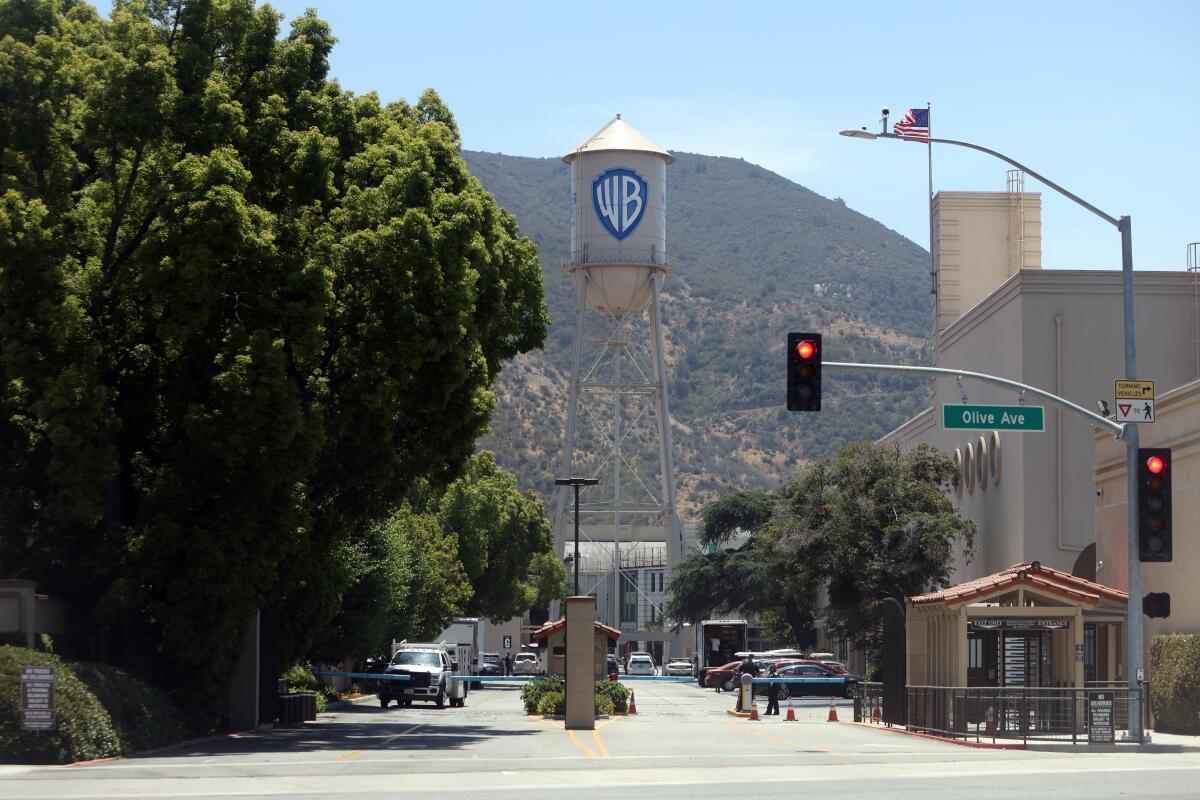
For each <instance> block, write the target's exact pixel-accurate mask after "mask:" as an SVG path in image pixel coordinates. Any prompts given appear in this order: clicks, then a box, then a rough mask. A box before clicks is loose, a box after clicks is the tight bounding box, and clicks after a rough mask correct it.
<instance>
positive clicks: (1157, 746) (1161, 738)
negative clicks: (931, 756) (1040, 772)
mask: <svg viewBox="0 0 1200 800" xmlns="http://www.w3.org/2000/svg"><path fill="white" fill-rule="evenodd" d="M730 713H735V712H730ZM851 724H853V725H862V726H864V727H868V728H876V729H878V730H882V731H890V732H892V733H899V734H903V735H905V736H920V737H922V738H925V739H937V740H939V741H943V742H948V743H950V744H957V745H961V746H963V747H984V748H993V747H994V748H998V749H1015V750H1029V751H1031V752H1039V753H1070V752H1073V751H1079V752H1088V751H1089V750H1091V751H1093V752H1094V751H1095V750H1096V749H1098V747H1089V745H1088V743H1087V737H1086V736H1084V737H1083V738H1081V739H1080V740H1079V742H1078V743H1076V744H1071V743H1070V742H1069V741H1056V740H1050V741H1046V740H1040V739H1029V740H1028V741H1025V740H1022V739H1020V738H1004V737H999V736H998V737H996V739H995V741H994V742H993V740H992V738H991V737H990V736H980V737H979V739H978V741H976V739H975V737H974V736H971V737H968V738H961V737H959V738H955V737H952V736H938V735H936V734H932V733H924V732H921V731H910V730H909V729H908V728H906V727H905V726H903V725H891V726H888V725H879V724H876V723H873V722H852V723H851ZM1148 733H1149V734H1150V743H1149V744H1141V745H1139V744H1134V743H1132V742H1121V741H1118V742H1117V743H1116V744H1115V745H1101V746H1100V747H1107V748H1108V749H1109V750H1111V751H1113V752H1118V753H1119V752H1139V753H1200V736H1189V735H1186V734H1180V733H1160V732H1159V731H1148Z"/></svg>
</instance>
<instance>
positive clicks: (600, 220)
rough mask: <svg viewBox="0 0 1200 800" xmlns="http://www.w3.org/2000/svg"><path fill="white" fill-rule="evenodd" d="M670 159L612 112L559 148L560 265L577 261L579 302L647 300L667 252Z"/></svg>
mask: <svg viewBox="0 0 1200 800" xmlns="http://www.w3.org/2000/svg"><path fill="white" fill-rule="evenodd" d="M674 160H675V159H674V158H673V157H672V156H671V154H670V153H668V152H667V151H666V150H664V149H662V148H661V147H659V146H658V145H656V144H655V143H654V142H652V141H650V140H649V139H647V138H646V137H645V136H643V135H642V134H641V133H638V132H637V131H636V130H634V129H633V127H631V126H630V125H629V124H628V123H627V122H625V121H624V120H623V119H621V115H620V114H618V115H617V116H616V117H615V118H614V119H613V120H612V121H611V122H609V123H608V124H607V125H605V126H604V127H603V128H601V129H600V130H599V131H598V132H597V133H596V134H595V135H593V136H591V137H590V138H589V139H588V140H587V141H585V142H584V143H583V144H581V145H579V147H577V148H575V149H574V150H572V151H571V152H570V153H567V155H565V156H563V161H565V162H567V163H568V164H570V165H571V253H570V255H569V256H568V257H567V258H566V259H564V265H563V266H564V269H565V270H566V271H567V272H573V271H574V270H576V269H582V270H583V271H584V275H585V276H586V277H587V302H588V305H589V306H591V307H592V308H594V309H595V310H596V311H598V312H600V313H601V314H605V315H608V316H612V317H624V316H627V315H630V314H637V313H640V312H641V311H642V310H643V309H645V308H646V306H647V305H648V304H649V303H650V299H651V296H652V293H651V286H650V281H651V278H652V276H653V275H654V273H655V272H670V270H671V259H670V258H669V257H668V256H667V164H670V163H671V162H672V161H674Z"/></svg>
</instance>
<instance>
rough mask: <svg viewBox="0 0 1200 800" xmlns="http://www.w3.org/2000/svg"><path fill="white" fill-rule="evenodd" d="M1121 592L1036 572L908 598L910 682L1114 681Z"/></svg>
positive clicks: (1118, 673)
mask: <svg viewBox="0 0 1200 800" xmlns="http://www.w3.org/2000/svg"><path fill="white" fill-rule="evenodd" d="M1128 602H1129V596H1128V595H1127V594H1126V593H1125V592H1122V591H1120V590H1119V589H1113V588H1111V587H1109V586H1104V585H1101V584H1099V583H1094V582H1092V581H1089V580H1086V579H1084V578H1079V577H1076V576H1075V575H1071V574H1070V573H1067V572H1061V571H1059V570H1056V569H1051V568H1050V567H1045V566H1042V565H1041V564H1040V563H1038V562H1037V561H1028V562H1025V563H1022V564H1015V565H1013V566H1011V567H1009V568H1008V569H1006V570H1004V571H1002V572H998V573H996V574H994V575H988V576H986V577H983V578H977V579H976V580H973V581H968V582H966V583H962V584H959V585H958V586H952V587H950V588H948V589H942V590H941V591H937V592H932V593H930V594H925V595H920V596H917V597H910V598H908V602H907V605H908V614H907V624H906V640H907V645H908V646H907V667H908V669H907V671H908V684H909V685H910V686H926V685H928V686H967V687H976V686H979V687H984V686H995V687H1038V686H1045V687H1076V688H1083V687H1084V686H1086V685H1098V684H1105V683H1110V682H1116V681H1120V680H1122V679H1123V678H1124V673H1123V647H1122V644H1123V642H1124V630H1123V629H1124V623H1125V608H1126V605H1127V604H1128Z"/></svg>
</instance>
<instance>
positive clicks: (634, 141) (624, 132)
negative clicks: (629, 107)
mask: <svg viewBox="0 0 1200 800" xmlns="http://www.w3.org/2000/svg"><path fill="white" fill-rule="evenodd" d="M598 150H632V151H635V152H639V153H654V154H656V155H660V156H662V157H663V158H664V159H666V161H667V163H668V164H670V163H671V162H672V161H674V160H675V157H674V156H672V155H671V154H670V153H668V152H667V151H666V150H664V149H662V148H661V147H659V146H658V145H656V144H655V143H654V142H652V141H650V140H649V139H647V138H646V137H645V135H643V134H642V133H640V132H639V131H637V130H635V129H634V127H633V126H632V125H630V124H629V123H628V122H626V121H625V120H623V119H621V115H620V114H617V115H616V116H615V117H613V118H612V120H610V121H609V123H608V124H607V125H605V126H604V127H603V128H601V129H600V130H598V131H596V132H595V133H593V134H592V135H591V136H589V137H588V138H587V139H586V140H585V141H584V143H583V144H581V145H579V147H576V148H575V149H574V150H572V151H571V152H569V153H567V154H566V155H565V156H563V161H565V162H567V163H568V164H570V163H571V161H572V159H574V158H575V156H577V155H579V154H580V153H592V152H596V151H598Z"/></svg>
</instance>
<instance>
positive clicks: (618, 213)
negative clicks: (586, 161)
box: [592, 167, 649, 241]
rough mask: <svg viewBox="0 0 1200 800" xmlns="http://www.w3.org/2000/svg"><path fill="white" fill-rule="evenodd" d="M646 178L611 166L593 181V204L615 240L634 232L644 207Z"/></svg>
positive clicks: (622, 168)
mask: <svg viewBox="0 0 1200 800" xmlns="http://www.w3.org/2000/svg"><path fill="white" fill-rule="evenodd" d="M648 196H649V193H648V191H647V189H646V181H644V180H642V176H641V175H638V174H637V173H636V172H634V171H633V170H631V169H626V168H625V167H614V168H612V169H609V170H605V171H604V172H602V173H600V176H599V177H598V178H596V180H594V181H592V205H594V206H595V207H596V216H598V217H599V218H600V221H601V222H602V223H604V228H605V229H606V230H607V231H608V232H609V233H611V234H612V235H613V238H615V239H616V240H617V241H620V240H622V239H624V238H625V237H626V236H628V235H629V234H631V233H633V231H634V229H635V228H637V226H638V223H639V222H641V221H642V215H643V214H644V213H645V211H646V198H647V197H648Z"/></svg>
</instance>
